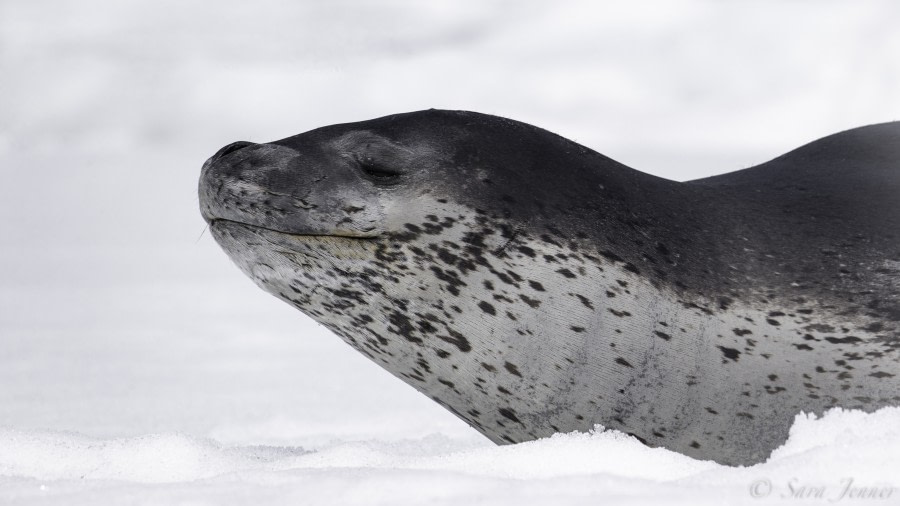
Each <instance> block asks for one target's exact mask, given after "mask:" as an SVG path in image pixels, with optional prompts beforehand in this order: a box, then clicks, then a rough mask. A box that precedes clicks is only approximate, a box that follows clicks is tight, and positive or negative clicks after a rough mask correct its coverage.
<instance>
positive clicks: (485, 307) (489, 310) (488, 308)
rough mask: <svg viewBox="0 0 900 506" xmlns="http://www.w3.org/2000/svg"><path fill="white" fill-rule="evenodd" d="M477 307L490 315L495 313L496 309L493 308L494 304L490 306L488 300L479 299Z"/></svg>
mask: <svg viewBox="0 0 900 506" xmlns="http://www.w3.org/2000/svg"><path fill="white" fill-rule="evenodd" d="M478 307H480V308H481V310H482V311H484V312H485V313H487V314H489V315H491V316H494V315H496V314H497V310H496V309H494V306H492V305H491V303H490V302H487V301H481V302H479V303H478Z"/></svg>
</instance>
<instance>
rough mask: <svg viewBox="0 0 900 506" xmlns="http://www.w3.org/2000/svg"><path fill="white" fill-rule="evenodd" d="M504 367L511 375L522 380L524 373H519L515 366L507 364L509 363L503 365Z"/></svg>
mask: <svg viewBox="0 0 900 506" xmlns="http://www.w3.org/2000/svg"><path fill="white" fill-rule="evenodd" d="M503 367H505V368H506V370H507V371H509V373H510V374H512V375H515V376H518V377H520V378H521V377H522V373H520V372H519V368H518V367H516V365H515V364H511V363H509V362H507V363H505V364H503Z"/></svg>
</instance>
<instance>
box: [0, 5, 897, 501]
mask: <svg viewBox="0 0 900 506" xmlns="http://www.w3.org/2000/svg"><path fill="white" fill-rule="evenodd" d="M896 26H900V4H898V3H896V2H890V1H887V0H885V1H857V2H838V1H799V0H798V1H791V2H781V1H779V2H775V1H757V2H712V1H709V2H707V1H675V0H672V1H654V2H640V3H638V2H633V3H624V2H618V3H597V2H553V3H550V2H547V3H537V2H499V1H496V2H471V3H465V4H462V3H458V2H445V1H440V2H428V3H425V2H416V3H413V2H382V3H370V2H356V3H351V2H327V3H326V2H321V3H320V2H288V1H282V0H262V1H258V2H225V1H217V2H199V1H196V0H185V1H174V0H169V1H165V0H160V1H154V2H150V1H133V2H117V1H113V0H82V1H78V2H67V1H61V0H60V1H49V0H48V1H40V2H25V1H15V0H7V1H2V2H0V181H2V182H0V217H2V220H0V238H2V239H0V505H6V504H65V505H76V504H92V505H96V504H390V505H402V504H453V505H458V504H518V505H528V504H547V503H553V504H592V505H594V504H607V503H612V504H660V503H681V504H722V503H728V504H764V503H768V502H780V503H791V502H793V501H795V500H796V501H801V502H804V503H811V502H813V503H824V502H844V503H846V502H850V499H847V498H840V494H841V492H842V490H843V489H844V487H845V485H846V484H847V481H846V480H848V479H852V480H853V482H852V483H853V486H855V487H869V488H867V489H865V490H864V491H863V492H866V493H869V494H872V495H876V496H877V495H879V494H880V496H878V497H867V498H861V499H856V500H855V501H856V502H858V503H864V504H900V434H898V430H900V429H898V428H900V413H898V410H896V409H885V410H882V411H880V412H878V413H875V414H869V415H865V414H862V413H858V412H831V413H829V414H828V415H826V416H825V417H824V418H823V419H821V420H813V419H810V418H806V417H800V418H799V419H798V421H797V423H796V424H795V426H794V429H793V431H792V434H791V439H790V440H789V442H788V443H787V444H786V445H785V446H784V447H782V448H780V449H778V450H777V451H776V452H775V453H774V454H773V456H772V458H771V459H770V461H769V462H767V463H765V464H761V465H758V466H754V467H751V468H727V467H723V466H719V465H716V464H713V463H709V462H699V461H695V460H692V459H689V458H686V457H684V456H681V455H678V454H675V453H672V452H668V451H666V450H660V449H649V448H646V447H644V446H642V445H640V444H639V443H637V442H636V441H634V440H632V439H629V438H627V437H625V436H623V435H621V434H617V433H611V432H597V433H594V434H569V435H559V436H555V437H553V438H550V439H547V440H541V441H535V442H531V443H525V444H520V445H515V446H506V447H496V446H494V445H492V444H491V443H489V442H488V441H487V440H486V439H484V438H483V437H481V436H480V435H478V434H477V433H476V432H475V431H473V430H472V429H470V428H469V427H467V426H466V425H465V424H464V423H462V422H461V421H459V420H458V419H456V418H455V417H453V416H452V415H451V414H450V413H448V412H446V411H445V410H443V409H442V408H441V407H440V406H438V405H437V404H435V403H433V402H431V401H430V400H428V399H427V398H425V397H424V396H422V395H420V394H418V393H417V392H415V391H413V390H412V389H411V388H410V387H408V386H407V385H405V384H404V383H402V382H400V381H399V380H397V379H395V378H393V377H391V376H390V375H389V374H387V373H385V372H384V371H382V370H381V369H379V368H378V367H377V366H375V365H374V364H372V363H370V362H368V361H367V360H366V359H365V358H364V357H363V356H361V355H359V354H357V353H356V352H354V351H353V350H351V349H350V348H349V347H347V346H345V345H344V344H343V343H342V342H340V340H339V339H337V338H336V337H334V336H332V335H329V334H328V332H327V331H325V330H324V329H322V328H321V327H319V326H317V325H316V324H315V323H314V322H312V321H311V320H309V319H308V318H306V317H304V316H302V315H300V314H299V313H297V312H296V311H295V310H293V309H292V308H290V307H288V306H287V305H285V304H281V303H279V302H277V301H276V300H275V299H274V298H272V297H270V296H268V295H266V294H264V293H263V292H261V291H260V290H258V289H257V288H256V287H255V286H254V285H253V284H252V282H250V281H249V280H248V279H245V278H244V277H243V275H242V274H241V273H240V272H239V271H238V270H237V269H236V268H234V266H232V265H230V263H229V261H228V259H227V258H226V256H225V255H224V253H222V252H221V251H219V249H218V247H217V246H216V245H215V243H214V242H213V241H212V239H211V238H210V237H209V234H204V233H203V231H204V224H203V222H202V220H201V219H200V216H199V213H198V211H197V198H196V178H197V176H198V173H199V167H200V165H201V163H202V162H203V160H205V159H206V158H207V157H208V156H209V155H210V154H212V153H213V152H215V151H216V150H217V149H218V147H220V146H222V145H224V144H226V143H228V142H231V141H234V140H238V139H247V140H253V141H266V140H272V139H277V138H282V137H286V136H288V135H293V134H295V133H298V132H301V131H304V130H308V129H311V128H315V127H318V126H321V125H325V124H332V123H337V122H343V121H354V120H360V119H366V118H371V117H376V116H379V115H383V114H389V113H393V112H401V111H410V110H417V109H424V108H428V107H441V108H460V109H469V110H476V111H481V112H487V113H493V114H499V115H503V116H508V117H511V118H515V119H519V120H523V121H527V122H529V123H533V124H536V125H539V126H542V127H545V128H548V129H550V130H552V131H555V132H557V133H559V134H561V135H564V136H566V137H569V138H572V139H575V140H577V141H579V142H581V143H583V144H585V145H588V146H590V147H592V148H595V149H597V150H599V151H601V152H603V153H604V154H607V155H609V156H612V157H613V158H616V159H618V160H620V161H622V162H623V163H626V164H628V165H631V166H633V167H636V168H639V169H641V170H646V171H648V172H653V173H655V174H658V175H661V176H664V177H669V178H673V179H679V180H684V179H691V178H696V177H702V176H706V175H710V174H715V173H720V172H725V171H729V170H735V169H740V168H743V167H747V166H750V165H753V164H755V163H759V162H762V161H765V160H767V159H769V158H772V157H774V156H776V155H778V154H780V153H782V152H784V151H786V150H788V149H792V148H794V147H797V146H799V145H801V144H803V143H805V142H808V141H810V140H813V139H815V138H818V137H821V136H823V135H826V134H829V133H833V132H836V131H839V130H843V129H846V128H851V127H854V126H859V125H863V124H868V123H875V122H881V121H890V120H897V119H898V118H900V114H898V112H900V30H896ZM767 487H768V488H767ZM886 487H892V488H890V489H889V490H890V492H887V491H886V490H888V488H886ZM854 490H857V491H859V490H862V489H859V488H857V489H854ZM860 493H862V492H860ZM754 494H758V495H765V497H764V498H757V497H755V496H754ZM801 496H803V497H806V498H805V499H803V498H801ZM839 498H840V499H839ZM838 499H839V500H838Z"/></svg>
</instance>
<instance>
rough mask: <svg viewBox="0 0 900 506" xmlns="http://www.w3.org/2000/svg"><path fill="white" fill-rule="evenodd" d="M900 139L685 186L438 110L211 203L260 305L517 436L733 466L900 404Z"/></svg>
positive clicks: (223, 174)
mask: <svg viewBox="0 0 900 506" xmlns="http://www.w3.org/2000/svg"><path fill="white" fill-rule="evenodd" d="M898 197H900V123H886V124H881V125H873V126H869V127H863V128H858V129H855V130H850V131H847V132H843V133H840V134H836V135H833V136H830V137H826V138H824V139H821V140H819V141H816V142H813V143H811V144H808V145H806V146H804V147H801V148H799V149H797V150H795V151H792V152H790V153H788V154H786V155H783V156H781V157H779V158H776V159H774V160H772V161H770V162H768V163H765V164H763V165H760V166H757V167H753V168H750V169H745V170H741V171H737V172H732V173H729V174H724V175H721V176H716V177H711V178H706V179H701V180H697V181H689V182H685V183H679V182H674V181H669V180H665V179H661V178H657V177H654V176H650V175H647V174H644V173H641V172H638V171H635V170H633V169H630V168H628V167H625V166H624V165H621V164H619V163H617V162H615V161H613V160H611V159H609V158H607V157H605V156H603V155H600V154H598V153H596V152H594V151H592V150H590V149H588V148H585V147H583V146H580V145H578V144H576V143H573V142H571V141H568V140H566V139H564V138H562V137H559V136H557V135H554V134H552V133H549V132H547V131H544V130H541V129H538V128H535V127H532V126H530V125H526V124H523V123H518V122H515V121H510V120H507V119H503V118H498V117H493V116H487V115H482V114H477V113H471V112H459V111H436V110H430V111H421V112H414V113H408V114H398V115H393V116H387V117H384V118H379V119H375V120H371V121H364V122H360V123H352V124H343V125H334V126H329V127H324V128H320V129H316V130H312V131H310V132H307V133H304V134H300V135H296V136H293V137H289V138H287V139H283V140H281V141H277V142H272V143H268V144H252V143H236V144H233V145H229V146H226V147H225V148H223V149H222V150H221V151H220V152H219V153H217V154H216V155H215V156H213V157H212V158H210V160H209V161H207V163H206V164H205V165H204V167H203V172H202V176H201V179H200V206H201V211H202V213H203V216H204V218H205V219H206V220H207V221H208V222H209V224H210V229H211V230H212V233H213V236H214V237H215V239H216V241H218V242H219V244H220V245H221V246H222V247H223V248H224V249H225V251H226V252H227V253H228V255H229V256H230V257H231V258H232V259H233V260H234V261H235V263H236V264H237V265H238V266H239V267H240V268H241V269H242V270H244V272H246V273H247V274H248V275H249V276H250V277H251V278H252V279H253V280H254V281H255V282H256V283H257V284H258V285H259V286H261V287H262V288H263V289H265V290H266V291H268V292H270V293H272V294H273V295H275V296H277V297H279V298H280V299H282V300H284V301H286V302H288V303H290V304H292V305H294V306H295V307H297V308H298V309H300V310H301V311H303V312H304V313H306V314H307V315H309V316H311V317H312V318H313V319H315V320H316V321H318V322H320V323H322V324H323V325H325V326H326V327H328V328H329V329H331V330H332V331H334V332H335V333H336V334H337V335H339V336H340V337H341V338H343V339H344V340H345V341H346V342H347V343H349V344H350V345H351V346H353V347H354V348H356V349H357V350H359V351H360V352H362V353H364V354H365V355H367V356H368V357H370V358H371V359H372V360H374V361H376V362H377V363H379V364H380V365H382V366H383V367H385V368H386V369H387V370H388V371H390V372H391V373H392V374H394V375H396V376H398V377H400V378H401V379H403V380H404V381H406V382H407V383H409V384H411V385H412V386H414V387H415V388H416V389H418V390H419V391H421V392H422V393H424V394H426V395H428V396H429V397H431V398H432V399H434V400H435V401H437V402H439V403H440V404H441V405H443V406H444V407H446V408H447V409H449V410H450V411H452V412H453V413H454V414H456V415H457V416H459V417H460V418H462V419H463V420H465V421H466V422H467V423H469V424H470V425H471V426H472V427H474V428H476V429H477V430H478V431H480V432H481V433H483V434H484V435H486V436H487V437H488V438H490V439H491V440H492V441H495V442H497V443H505V442H506V443H515V442H520V441H527V440H531V439H535V438H539V437H543V436H548V435H550V434H553V433H555V432H567V431H573V430H588V429H591V428H592V427H593V426H594V424H602V425H603V426H605V427H607V428H611V429H618V430H621V431H624V432H627V433H630V434H632V435H634V436H635V437H637V438H639V439H640V440H641V441H643V442H645V443H646V444H648V445H651V446H661V447H665V448H669V449H672V450H675V451H678V452H681V453H684V454H687V455H690V456H693V457H697V458H703V459H713V460H716V461H718V462H722V463H726V464H752V463H756V462H760V461H762V460H764V459H765V458H766V457H767V456H768V455H769V453H770V452H771V451H772V449H774V448H776V447H777V446H779V445H780V444H781V443H783V442H784V440H785V439H786V437H787V433H788V429H789V427H790V425H791V423H792V421H793V418H794V416H795V415H796V414H797V413H799V412H801V411H805V412H808V413H822V412H823V411H824V410H826V409H827V408H830V407H834V406H842V407H845V408H856V409H862V410H866V411H873V410H875V409H877V408H879V407H882V406H889V405H900V362H898V348H900V297H898V296H900V235H898V232H900V199H898Z"/></svg>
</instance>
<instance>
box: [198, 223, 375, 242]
mask: <svg viewBox="0 0 900 506" xmlns="http://www.w3.org/2000/svg"><path fill="white" fill-rule="evenodd" d="M207 224H208V225H209V228H210V229H212V228H214V227H215V226H216V225H219V226H223V225H224V226H235V225H236V226H238V227H243V228H248V229H251V230H265V231H266V232H272V233H275V234H279V235H286V236H289V237H304V238H306V237H308V238H316V237H340V238H342V239H356V240H359V241H371V240H374V239H377V238H378V235H351V234H321V233H308V234H305V233H302V232H286V231H284V230H278V229H275V228H269V227H263V226H260V225H251V224H249V223H244V222H240V221H234V220H227V219H225V218H209V219H208V220H207Z"/></svg>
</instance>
